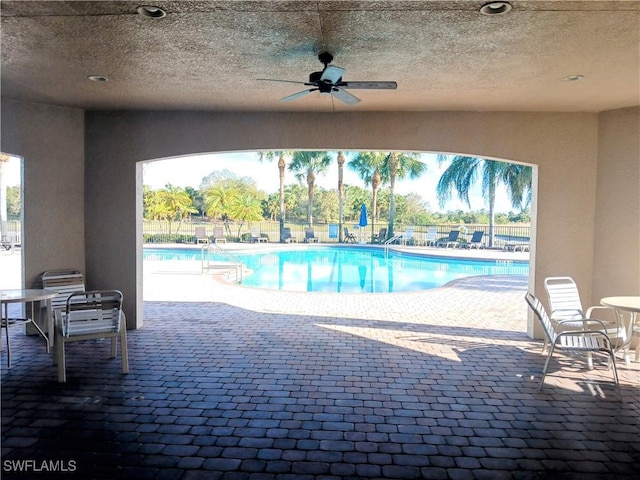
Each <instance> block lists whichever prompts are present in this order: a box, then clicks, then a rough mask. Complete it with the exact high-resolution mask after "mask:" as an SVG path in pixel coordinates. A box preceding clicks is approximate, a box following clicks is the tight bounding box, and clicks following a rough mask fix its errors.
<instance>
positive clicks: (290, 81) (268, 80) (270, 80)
mask: <svg viewBox="0 0 640 480" xmlns="http://www.w3.org/2000/svg"><path fill="white" fill-rule="evenodd" d="M256 80H258V81H261V82H284V83H297V84H298V85H306V82H296V81H295V80H278V79H275V78H256Z"/></svg>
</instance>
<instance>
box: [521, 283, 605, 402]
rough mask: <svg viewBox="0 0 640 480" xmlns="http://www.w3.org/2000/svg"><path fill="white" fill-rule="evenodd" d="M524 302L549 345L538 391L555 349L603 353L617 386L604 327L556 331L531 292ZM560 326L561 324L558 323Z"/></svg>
mask: <svg viewBox="0 0 640 480" xmlns="http://www.w3.org/2000/svg"><path fill="white" fill-rule="evenodd" d="M525 300H526V302H527V303H528V304H529V307H531V310H533V313H534V314H535V316H536V318H537V319H538V320H539V321H540V323H541V324H542V328H543V330H544V334H545V338H546V340H547V342H548V344H549V345H550V348H549V354H548V355H547V360H546V361H545V364H544V368H543V369H542V380H541V381H540V387H539V389H540V390H541V389H542V386H543V385H544V379H545V377H546V375H547V368H548V367H549V361H550V360H551V357H552V356H553V352H554V351H555V350H556V349H559V350H566V351H567V352H570V353H574V354H575V353H586V354H589V355H590V354H593V353H604V354H606V355H608V356H609V367H610V368H612V369H613V379H614V381H615V384H616V386H618V370H617V368H616V357H615V354H614V353H613V349H612V347H611V340H610V339H609V336H608V335H607V334H606V333H605V330H606V326H605V324H604V323H602V322H600V324H601V325H600V327H601V329H599V330H589V329H583V330H567V331H558V330H557V329H556V327H555V325H554V323H553V322H552V321H551V319H550V318H549V316H548V315H547V311H546V310H545V308H544V306H543V305H542V303H540V300H538V299H537V298H536V297H535V296H534V295H533V294H532V293H531V292H527V294H526V295H525ZM589 322H599V320H593V319H590V320H589ZM560 324H562V322H560Z"/></svg>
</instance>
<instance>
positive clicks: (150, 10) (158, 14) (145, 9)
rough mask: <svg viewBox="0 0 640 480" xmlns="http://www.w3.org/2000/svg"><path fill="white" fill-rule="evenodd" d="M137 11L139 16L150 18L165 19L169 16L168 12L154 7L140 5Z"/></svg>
mask: <svg viewBox="0 0 640 480" xmlns="http://www.w3.org/2000/svg"><path fill="white" fill-rule="evenodd" d="M136 11H137V12H138V15H142V16H143V17H148V18H164V17H166V16H167V12H165V11H164V10H163V9H161V8H160V7H155V6H153V5H140V6H139V7H138V8H137V9H136Z"/></svg>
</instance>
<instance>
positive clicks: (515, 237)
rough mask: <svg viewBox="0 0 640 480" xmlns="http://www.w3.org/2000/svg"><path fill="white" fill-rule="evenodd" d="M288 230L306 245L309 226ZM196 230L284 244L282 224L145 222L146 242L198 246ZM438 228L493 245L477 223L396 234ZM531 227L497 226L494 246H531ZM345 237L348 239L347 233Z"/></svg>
mask: <svg viewBox="0 0 640 480" xmlns="http://www.w3.org/2000/svg"><path fill="white" fill-rule="evenodd" d="M284 226H285V227H287V228H289V229H290V230H291V235H292V237H294V238H296V239H297V240H298V241H299V242H302V241H303V239H304V237H305V231H304V230H305V228H306V227H307V225H306V224H294V223H286V224H285V225H284ZM386 226H387V224H386V223H382V222H380V223H377V224H376V225H375V227H374V228H375V231H373V230H372V228H371V226H370V225H369V226H367V227H364V228H360V227H359V226H358V225H357V224H354V223H345V224H343V228H345V227H346V228H348V230H349V233H352V234H353V235H354V236H355V238H356V239H357V240H358V241H364V242H367V243H368V242H370V241H371V237H372V235H377V234H378V232H379V231H380V228H385V227H386ZM196 227H204V229H205V232H206V234H207V235H208V236H209V238H210V239H211V240H213V234H214V228H217V229H220V228H221V227H222V228H223V231H224V234H225V237H226V239H227V241H229V242H243V241H245V242H248V241H250V239H251V231H252V230H253V231H254V232H256V231H257V232H259V233H260V235H261V236H262V237H266V238H267V239H268V241H269V242H271V243H277V242H280V224H279V223H278V222H269V221H263V222H251V223H250V224H242V225H240V224H236V223H232V222H229V223H226V224H225V223H222V222H193V221H192V222H184V223H178V222H173V223H172V224H171V225H169V224H168V222H161V221H153V220H145V221H144V222H143V243H146V244H148V243H179V244H180V243H181V244H195V243H196V235H195V231H196ZM429 227H436V229H437V232H438V234H437V236H438V238H445V237H447V236H448V235H449V232H450V231H451V230H459V229H460V228H461V227H463V228H462V235H460V237H461V239H462V241H463V242H464V241H468V240H469V239H470V238H471V236H472V234H473V232H475V231H482V232H484V235H483V240H482V242H483V244H484V246H485V247H486V246H488V245H489V225H476V224H465V225H460V224H440V225H398V226H396V227H394V231H395V233H401V232H403V231H405V230H406V229H408V228H411V229H413V236H414V238H415V239H419V238H424V237H425V235H426V232H427V228H429ZM530 232H531V227H530V225H515V224H509V225H494V227H493V235H494V241H493V247H494V248H503V247H504V246H506V245H513V244H528V243H529V240H530ZM313 233H314V236H315V237H316V238H317V239H318V241H319V242H321V243H338V242H339V238H340V237H339V232H338V225H337V224H335V223H328V224H316V225H314V226H313ZM342 237H344V232H343V235H342Z"/></svg>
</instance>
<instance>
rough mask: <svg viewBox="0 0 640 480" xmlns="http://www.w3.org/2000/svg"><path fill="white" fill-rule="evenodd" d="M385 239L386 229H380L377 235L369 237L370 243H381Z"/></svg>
mask: <svg viewBox="0 0 640 480" xmlns="http://www.w3.org/2000/svg"><path fill="white" fill-rule="evenodd" d="M386 239H387V229H386V228H381V229H380V231H379V232H378V234H377V235H373V236H372V237H371V243H383V242H384V241H385V240H386Z"/></svg>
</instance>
